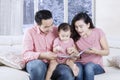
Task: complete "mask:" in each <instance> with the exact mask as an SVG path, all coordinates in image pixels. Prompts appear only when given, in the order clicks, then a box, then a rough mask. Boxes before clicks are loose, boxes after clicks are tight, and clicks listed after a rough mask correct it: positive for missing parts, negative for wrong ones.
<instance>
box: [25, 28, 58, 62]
mask: <svg viewBox="0 0 120 80" xmlns="http://www.w3.org/2000/svg"><path fill="white" fill-rule="evenodd" d="M56 37H57V27H53V30H52V31H51V32H49V33H48V34H47V35H45V34H44V33H42V32H41V31H40V30H39V27H38V26H34V27H32V28H30V29H29V30H28V31H27V32H26V34H25V36H24V39H23V46H24V50H23V53H24V59H25V62H28V61H30V60H34V59H38V57H39V55H40V53H42V52H47V51H52V45H53V41H54V39H55V38H56Z"/></svg>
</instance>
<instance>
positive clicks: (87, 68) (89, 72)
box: [84, 62, 105, 80]
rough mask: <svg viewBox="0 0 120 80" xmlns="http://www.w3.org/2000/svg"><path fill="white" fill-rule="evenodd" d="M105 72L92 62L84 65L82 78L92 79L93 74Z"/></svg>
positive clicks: (85, 79)
mask: <svg viewBox="0 0 120 80" xmlns="http://www.w3.org/2000/svg"><path fill="white" fill-rule="evenodd" d="M102 73H105V71H104V69H103V68H102V67H101V66H100V65H98V64H94V63H92V62H89V63H87V64H85V65H84V80H94V75H97V74H102Z"/></svg>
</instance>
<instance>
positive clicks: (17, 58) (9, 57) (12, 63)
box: [0, 53, 25, 69]
mask: <svg viewBox="0 0 120 80" xmlns="http://www.w3.org/2000/svg"><path fill="white" fill-rule="evenodd" d="M0 62H1V63H3V64H4V65H6V66H9V67H12V68H16V69H23V68H24V67H25V61H24V59H23V56H22V55H17V54H14V53H10V54H5V55H1V56H0Z"/></svg>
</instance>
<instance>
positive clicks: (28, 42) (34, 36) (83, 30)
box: [23, 10, 109, 80]
mask: <svg viewBox="0 0 120 80" xmlns="http://www.w3.org/2000/svg"><path fill="white" fill-rule="evenodd" d="M35 21H36V23H37V24H36V25H35V26H33V27H32V28H30V29H28V30H27V31H26V33H25V36H24V40H23V45H24V60H25V62H26V67H25V69H26V71H27V72H28V73H29V74H30V80H94V75H97V74H102V73H105V70H104V68H103V63H102V56H105V55H108V54H109V48H108V44H107V40H106V37H105V34H104V32H103V31H102V30H101V29H99V28H96V27H95V26H94V25H93V23H92V20H91V18H90V17H89V16H88V15H87V14H86V13H78V14H76V15H75V16H74V18H73V20H72V22H71V25H69V24H68V23H61V24H60V25H59V26H58V27H56V26H55V25H54V23H53V18H52V13H51V12H50V11H49V10H40V11H38V12H37V13H36V15H35ZM87 48H90V49H89V50H86V51H85V52H84V53H83V54H81V55H79V56H76V55H77V54H79V52H80V51H83V50H85V49H87ZM66 55H67V56H73V57H71V58H64V57H62V56H66Z"/></svg>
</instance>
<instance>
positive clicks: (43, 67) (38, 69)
mask: <svg viewBox="0 0 120 80" xmlns="http://www.w3.org/2000/svg"><path fill="white" fill-rule="evenodd" d="M47 66H48V64H46V63H44V62H43V61H41V60H32V61H30V62H28V63H27V64H26V71H27V72H28V73H29V74H30V80H45V76H46V72H47ZM51 78H52V80H74V76H73V73H72V71H71V69H70V68H69V67H68V66H67V65H63V64H60V65H58V66H57V67H56V69H55V71H54V73H53V75H52V77H51Z"/></svg>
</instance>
